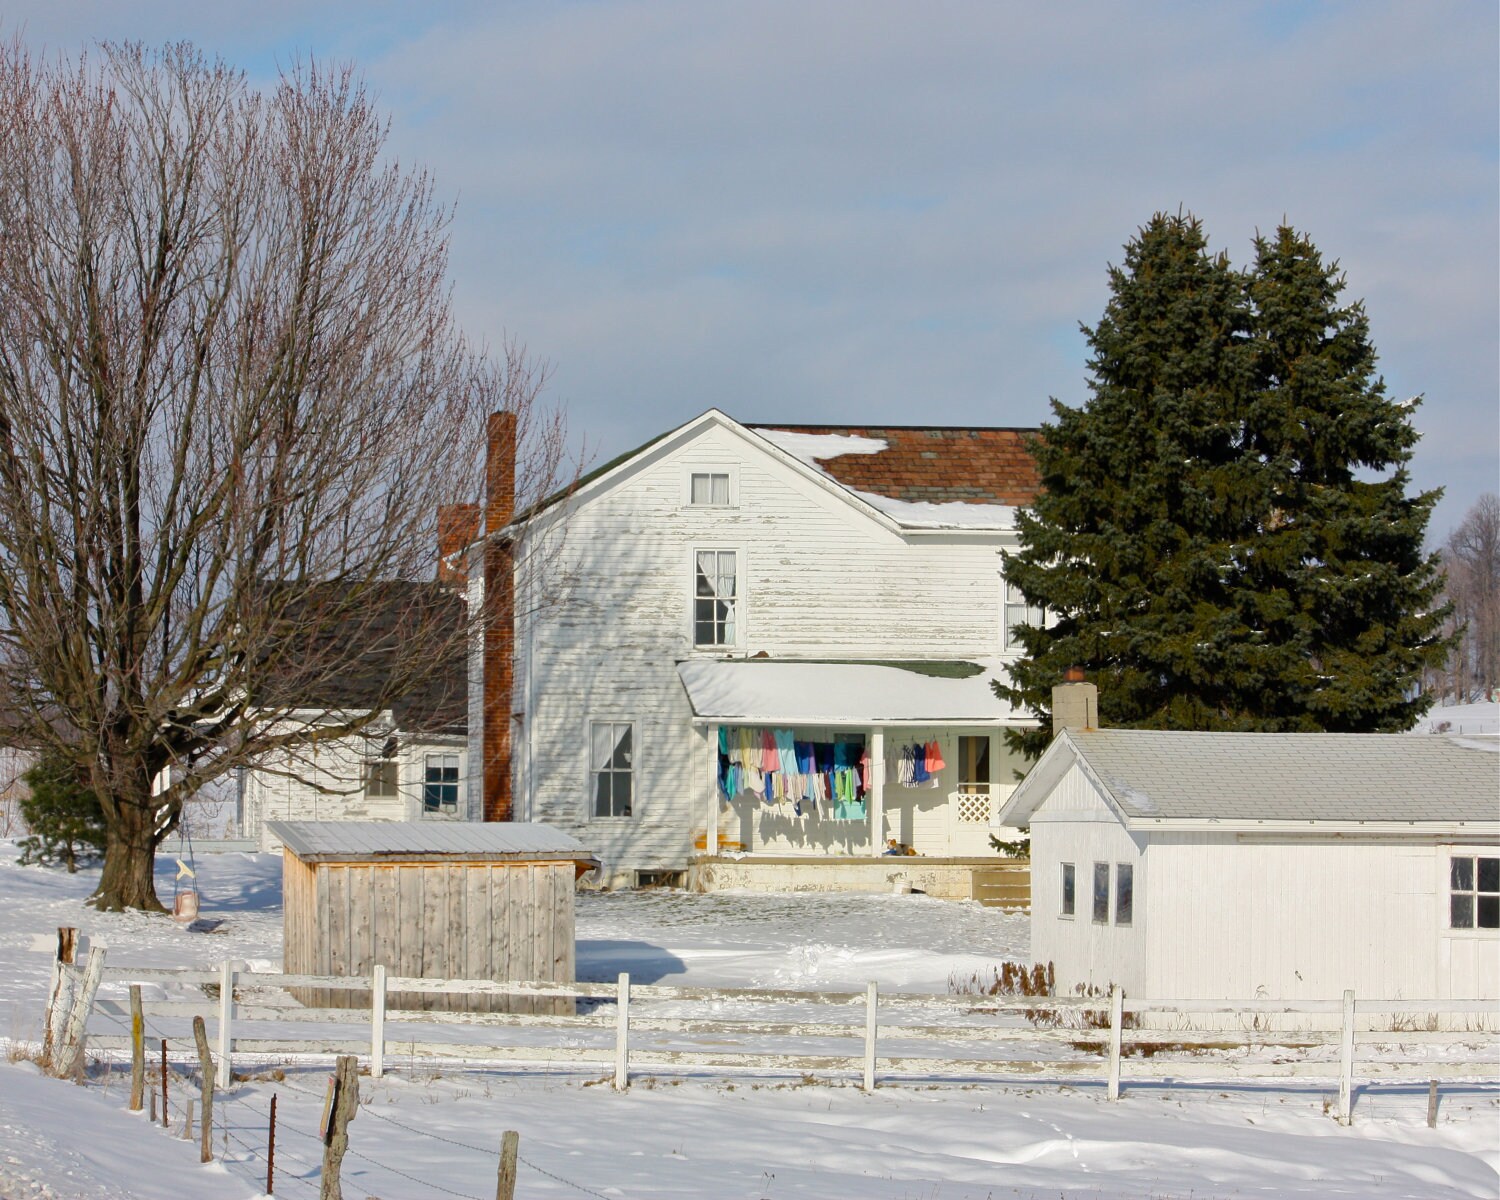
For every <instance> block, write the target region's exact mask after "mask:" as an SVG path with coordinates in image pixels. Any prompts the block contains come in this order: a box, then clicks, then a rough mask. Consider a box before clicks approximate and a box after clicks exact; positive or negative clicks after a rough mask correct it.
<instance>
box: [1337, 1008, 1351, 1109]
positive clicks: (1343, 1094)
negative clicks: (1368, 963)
mask: <svg viewBox="0 0 1500 1200" xmlns="http://www.w3.org/2000/svg"><path fill="white" fill-rule="evenodd" d="M1338 1118H1339V1124H1340V1125H1349V1124H1352V1123H1353V1120H1354V989H1353V988H1346V989H1345V990H1344V1025H1343V1030H1342V1032H1341V1035H1340V1037H1339V1113H1338Z"/></svg>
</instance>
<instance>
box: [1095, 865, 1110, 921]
mask: <svg viewBox="0 0 1500 1200" xmlns="http://www.w3.org/2000/svg"><path fill="white" fill-rule="evenodd" d="M1094 923H1095V924H1096V925H1108V924H1109V864H1108V863H1101V862H1096V863H1095V864H1094Z"/></svg>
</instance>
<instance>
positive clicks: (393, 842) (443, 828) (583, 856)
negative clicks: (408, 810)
mask: <svg viewBox="0 0 1500 1200" xmlns="http://www.w3.org/2000/svg"><path fill="white" fill-rule="evenodd" d="M266 828H267V829H269V830H270V832H271V835H272V836H273V837H275V838H276V839H277V840H278V841H280V842H281V844H282V845H284V846H285V847H286V848H287V849H288V850H290V851H291V852H292V853H293V854H295V855H296V856H297V857H298V858H300V859H302V861H303V862H352V861H358V860H361V859H369V858H382V859H393V858H394V859H405V860H415V859H426V858H444V859H457V860H496V859H499V860H505V859H509V860H525V861H543V860H549V861H550V860H558V859H567V860H569V861H573V862H581V861H590V862H592V861H594V855H593V854H592V853H591V852H590V851H588V850H586V849H585V848H584V845H583V843H582V842H580V841H578V840H577V839H576V838H574V837H571V836H569V835H568V834H566V833H563V832H562V830H560V829H554V828H553V827H552V826H550V825H542V824H539V823H536V822H512V821H485V822H474V821H268V822H266Z"/></svg>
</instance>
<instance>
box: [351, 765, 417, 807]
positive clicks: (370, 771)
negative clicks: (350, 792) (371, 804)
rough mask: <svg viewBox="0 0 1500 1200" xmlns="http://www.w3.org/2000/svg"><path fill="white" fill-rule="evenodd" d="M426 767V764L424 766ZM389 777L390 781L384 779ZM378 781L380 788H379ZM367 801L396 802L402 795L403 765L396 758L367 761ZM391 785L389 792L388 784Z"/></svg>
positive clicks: (365, 781)
mask: <svg viewBox="0 0 1500 1200" xmlns="http://www.w3.org/2000/svg"><path fill="white" fill-rule="evenodd" d="M424 766H425V764H424ZM387 775H388V776H389V779H384V778H382V777H383V776H387ZM377 781H378V782H379V783H380V786H379V787H378V788H377V787H376V786H375V784H376V783H377ZM364 783H365V799H366V800H395V799H397V798H398V797H399V796H400V795H401V764H400V763H399V762H397V761H396V760H395V759H394V758H367V759H365V779H364ZM387 783H388V784H389V790H387V788H386V784H387Z"/></svg>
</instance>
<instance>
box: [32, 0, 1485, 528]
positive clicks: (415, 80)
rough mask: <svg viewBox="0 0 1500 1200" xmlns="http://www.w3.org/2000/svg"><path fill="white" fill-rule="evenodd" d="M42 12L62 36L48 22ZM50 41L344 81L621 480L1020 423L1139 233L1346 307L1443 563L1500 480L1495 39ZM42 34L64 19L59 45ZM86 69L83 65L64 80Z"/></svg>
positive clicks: (1039, 414)
mask: <svg viewBox="0 0 1500 1200" xmlns="http://www.w3.org/2000/svg"><path fill="white" fill-rule="evenodd" d="M54 8H56V9H57V10H58V11H57V12H54V11H53V10H54ZM62 8H63V6H51V5H43V4H42V3H41V2H40V0H22V3H21V4H20V9H19V12H18V13H17V14H15V15H14V16H13V17H12V19H13V20H20V21H24V22H26V25H27V37H28V40H32V41H36V40H38V39H41V40H46V41H49V42H50V43H52V44H64V43H63V42H60V41H59V39H63V40H64V42H65V41H66V39H69V38H75V39H76V38H77V37H78V36H79V34H80V33H81V32H83V31H87V32H88V33H90V34H98V35H101V36H120V35H121V33H129V34H132V35H136V36H141V37H145V38H147V39H148V40H151V39H160V38H164V37H170V36H189V37H191V38H193V39H195V40H197V41H199V42H201V43H202V44H204V45H205V46H208V47H209V48H211V49H215V50H218V51H220V52H222V53H224V54H225V55H226V56H227V57H230V58H231V59H234V60H235V61H241V62H246V63H248V64H249V65H250V66H251V67H252V69H254V70H255V71H257V72H259V73H265V72H269V71H270V70H272V69H274V64H275V62H276V61H278V60H280V61H285V60H286V58H287V57H288V56H289V55H290V53H291V52H292V51H293V50H296V49H301V50H312V51H314V52H316V53H318V54H320V55H325V56H333V57H350V56H353V57H357V58H358V59H359V61H360V63H361V65H362V66H363V68H364V69H365V71H366V73H367V75H368V77H369V79H370V80H371V82H372V84H373V85H374V86H375V88H376V89H377V91H378V93H379V95H380V97H381V101H382V103H383V104H384V105H385V106H386V107H387V108H388V110H389V111H390V112H391V114H392V119H393V127H392V141H391V150H392V153H393V154H394V155H396V156H397V157H399V158H400V159H401V160H402V161H405V162H420V163H422V164H425V165H427V166H429V167H431V168H432V170H433V173H434V175H435V177H436V179H437V181H438V186H439V188H440V190H441V191H442V192H444V193H446V194H449V195H453V196H456V197H457V198H458V201H459V209H458V219H457V222H456V224H455V228H454V264H453V265H454V275H455V280H456V284H457V295H458V299H459V303H460V306H461V310H462V312H463V314H464V317H465V319H466V322H467V323H468V324H469V325H470V327H471V328H472V329H473V330H475V331H476V332H478V333H481V334H486V335H488V336H490V337H492V338H494V337H496V336H498V335H499V333H500V332H501V331H502V330H509V331H510V332H512V333H515V334H518V335H520V336H521V337H523V338H524V339H525V340H526V341H527V342H528V343H529V344H530V345H531V346H532V347H533V348H534V349H535V350H537V351H538V352H539V353H541V354H543V355H545V356H546V357H548V358H550V359H552V360H554V361H555V362H556V363H557V366H558V374H557V381H558V388H559V393H560V394H561V395H563V396H564V397H565V398H566V399H567V401H568V403H569V405H570V409H571V420H572V423H573V424H574V426H575V427H576V428H578V429H579V430H580V431H583V432H586V433H588V435H589V438H590V441H591V442H593V443H594V444H595V445H597V446H598V447H599V449H600V450H601V452H603V453H605V454H609V453H613V452H615V451H617V450H620V449H623V448H625V447H627V446H629V445H633V444H635V443H637V442H639V441H642V440H644V439H645V438H646V437H648V436H650V435H651V434H653V433H655V432H657V431H659V430H660V429H662V428H664V427H666V426H668V425H671V424H673V423H676V422H678V421H681V420H684V419H686V418H687V417H689V416H691V415H693V414H694V413H696V412H698V411H701V410H702V409H703V408H706V407H708V406H709V405H711V404H713V405H719V406H721V407H724V408H726V409H727V410H729V411H731V412H733V413H735V414H736V415H739V416H743V417H745V418H747V419H765V420H776V419H789V418H800V419H806V420H814V419H829V420H838V419H854V418H865V419H870V420H882V421H888V422H898V421H906V422H909V423H917V422H923V421H931V422H942V423H950V424H963V423H975V424H1029V423H1034V422H1036V421H1039V420H1041V419H1043V418H1044V417H1045V416H1046V413H1047V407H1046V400H1047V397H1048V396H1050V395H1056V396H1058V397H1060V398H1062V399H1064V400H1067V401H1068V402H1070V403H1078V402H1080V401H1081V400H1082V399H1084V398H1085V396H1086V394H1087V393H1086V373H1085V366H1084V362H1085V351H1084V347H1083V343H1082V340H1081V339H1080V338H1079V337H1078V335H1077V333H1076V328H1077V324H1078V322H1080V321H1083V322H1086V323H1092V322H1093V321H1095V320H1096V319H1097V318H1098V315H1099V313H1100V311H1101V310H1102V308H1103V305H1104V302H1105V299H1106V296H1107V290H1106V282H1105V268H1106V264H1107V263H1109V262H1111V261H1118V260H1119V258H1120V254H1121V246H1122V244H1123V243H1124V242H1125V240H1126V239H1127V238H1128V237H1129V236H1130V235H1131V234H1132V233H1133V231H1134V230H1135V229H1136V228H1137V227H1138V226H1139V225H1140V224H1141V223H1142V222H1144V221H1145V220H1146V219H1147V218H1149V216H1150V215H1151V213H1152V212H1153V211H1155V210H1157V209H1161V208H1166V209H1174V210H1175V209H1176V208H1177V207H1178V206H1179V205H1182V206H1185V207H1187V208H1188V209H1190V210H1192V211H1194V212H1196V213H1197V214H1198V215H1199V216H1200V217H1202V218H1203V219H1204V221H1205V224H1206V227H1207V229H1208V232H1209V234H1210V237H1211V239H1212V240H1213V243H1214V245H1216V246H1219V247H1223V248H1224V249H1226V250H1227V251H1228V252H1229V253H1230V255H1231V257H1233V258H1234V259H1235V261H1237V262H1244V261H1246V260H1247V259H1248V258H1249V256H1250V253H1251V247H1250V240H1251V238H1252V236H1253V234H1254V232H1255V230H1256V229H1257V228H1258V229H1261V230H1264V231H1269V230H1270V229H1271V228H1273V227H1274V226H1275V224H1276V223H1278V222H1279V221H1280V220H1282V219H1283V217H1285V218H1287V219H1289V220H1290V221H1291V222H1292V223H1293V224H1295V225H1297V226H1298V227H1299V228H1301V229H1303V230H1305V231H1306V232H1308V233H1309V234H1310V235H1311V236H1312V237H1313V239H1314V240H1315V241H1316V242H1317V244H1318V245H1319V247H1320V248H1321V249H1322V250H1323V251H1324V253H1325V254H1326V255H1328V256H1329V257H1333V258H1337V259H1339V260H1340V261H1341V263H1342V264H1343V266H1344V268H1345V270H1346V271H1347V274H1348V277H1349V292H1350V294H1351V295H1352V296H1361V297H1363V298H1364V299H1365V300H1366V303H1367V307H1368V310H1369V313H1370V317H1371V322H1372V333H1373V337H1374V340H1375V342H1376V345H1377V346H1378V347H1379V348H1380V351H1381V355H1382V369H1383V370H1384V371H1385V374H1386V378H1387V381H1388V383H1389V384H1390V386H1391V390H1392V392H1393V393H1395V394H1398V395H1408V394H1413V393H1416V392H1422V393H1425V395H1426V396H1427V401H1426V403H1425V404H1424V406H1423V407H1422V408H1421V409H1420V410H1418V415H1417V420H1418V424H1419V425H1420V426H1421V427H1422V428H1423V430H1424V433H1425V435H1426V436H1425V438H1424V441H1423V443H1422V446H1421V448H1420V449H1419V451H1418V456H1417V460H1416V463H1415V476H1416V480H1417V482H1418V484H1419V485H1420V486H1435V485H1438V484H1445V485H1447V486H1448V487H1449V489H1450V496H1449V499H1448V500H1446V501H1445V502H1444V505H1443V507H1442V508H1440V510H1439V512H1438V515H1437V518H1436V519H1435V521H1434V532H1435V533H1437V534H1438V535H1439V536H1441V535H1442V534H1443V533H1445V532H1446V529H1447V527H1448V526H1450V525H1452V524H1455V523H1456V522H1457V520H1458V519H1459V518H1460V517H1461V516H1462V513H1463V510H1464V509H1465V508H1466V507H1467V506H1468V504H1469V503H1470V502H1472V500H1473V498H1474V497H1475V496H1477V495H1478V493H1479V492H1480V491H1483V490H1487V489H1493V488H1494V487H1495V484H1496V476H1497V474H1500V463H1497V449H1496V448H1497V445H1500V416H1497V403H1496V400H1497V394H1500V378H1497V369H1496V362H1497V344H1496V342H1497V333H1496V331H1497V327H1500V304H1497V294H1496V291H1497V289H1496V282H1495V263H1496V261H1497V257H1500V246H1497V237H1496V230H1497V226H1500V184H1497V175H1500V172H1497V161H1496V160H1497V152H1496V148H1497V142H1500V121H1497V116H1496V113H1497V111H1500V87H1497V70H1496V65H1495V61H1494V53H1493V48H1494V46H1495V44H1496V40H1497V36H1500V28H1497V24H1500V18H1497V14H1496V11H1495V9H1494V7H1493V6H1492V5H1483V4H1462V3H1453V4H1441V3H1438V4H1424V5H1410V4H1405V3H1394V2H1392V3H1374V2H1372V3H1327V4H1320V5H1287V4H1277V5H1258V4H1233V5H1202V4H1197V3H1188V2H1183V3H1165V2H1161V3H1143V4H1135V5H1128V6H1127V5H1117V4H1112V3H1103V2H1097V3H1085V2H1077V3H1068V4H1061V5H1036V4H1022V3H1009V4H996V3H979V2H974V3H941V2H939V3H931V4H926V5H922V6H912V5H909V4H904V3H896V2H894V0H859V2H855V0H849V2H841V3H834V2H815V3H807V2H806V0H803V2H801V3H790V2H787V0H763V2H761V3H757V4H755V5H741V4H731V3H717V2H709V0H692V2H689V0H673V2H651V3H647V2H637V3H615V2H601V3H561V4H559V3H548V4H542V3H510V4H502V5H499V6H493V5H479V4H462V5H458V4H437V5H433V6H430V7H425V8H423V9H422V11H421V13H420V15H414V13H413V11H412V10H410V9H409V8H408V6H405V5H401V4H396V3H393V2H384V3H381V2H377V3H373V4H362V5H360V6H358V7H356V6H354V5H350V4H326V3H313V4H298V5H293V4H291V3H289V2H288V0H268V2H267V3H263V4H260V5H257V6H254V7H252V8H249V9H246V8H244V6H217V5H197V6H189V5H186V4H173V3H168V4H145V3H143V2H140V0H117V2H115V3H111V4H108V5H106V4H103V3H95V4H92V5H76V4H75V5H69V6H67V9H66V13H65V14H62ZM60 14H61V15H60ZM68 44H71V43H68Z"/></svg>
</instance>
